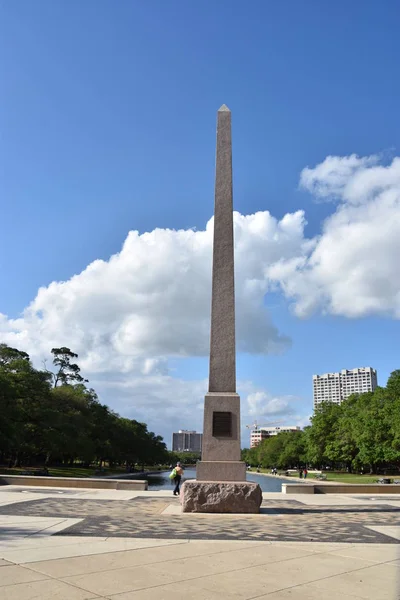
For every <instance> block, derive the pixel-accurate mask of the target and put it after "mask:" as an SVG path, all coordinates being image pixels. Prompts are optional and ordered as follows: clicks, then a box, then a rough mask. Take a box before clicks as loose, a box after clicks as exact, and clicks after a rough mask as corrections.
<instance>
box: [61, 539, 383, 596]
mask: <svg viewBox="0 0 400 600" xmlns="http://www.w3.org/2000/svg"><path fill="white" fill-rule="evenodd" d="M247 549H248V548H243V550H247ZM227 552H234V551H233V550H227ZM235 552H236V550H235ZM215 554H220V552H216V553H215ZM320 554H328V555H329V554H330V552H311V551H310V552H309V554H308V556H307V554H305V555H304V556H300V557H298V556H297V557H296V558H283V559H281V560H272V561H271V560H269V561H268V562H262V563H259V564H254V565H251V566H247V567H242V568H236V569H230V570H229V571H219V572H218V573H212V574H210V575H204V574H203V575H199V576H194V577H188V578H186V579H181V580H180V581H182V582H183V581H195V580H197V579H203V578H204V577H212V576H218V575H227V574H229V573H237V572H238V571H246V570H247V569H253V568H256V567H262V566H268V565H269V564H275V563H286V562H290V561H292V560H298V558H309V557H310V556H311V555H312V556H318V555H320ZM198 556H199V555H197V556H194V557H192V556H187V557H186V558H187V559H189V558H198ZM200 556H207V554H206V555H200ZM61 560H62V559H61ZM176 560H181V561H182V560H185V558H178V559H176V558H171V559H169V560H163V561H159V562H158V563H145V564H142V565H133V566H132V567H118V568H116V569H107V571H125V570H126V569H130V568H132V569H135V568H141V567H147V566H151V565H160V564H164V563H168V562H174V561H176ZM387 562H389V561H387ZM377 564H383V563H375V564H371V565H366V566H365V567H360V569H350V570H349V571H345V573H351V572H353V571H357V570H362V569H369V568H371V567H372V566H376V565H377ZM97 572H98V571H92V572H91V573H97ZM100 572H101V573H103V572H104V570H103V571H100ZM91 573H84V574H83V575H82V576H85V575H90V574H91ZM341 574H343V573H336V574H335V575H329V576H328V577H336V575H341ZM70 577H81V575H68V576H67V577H60V578H59V581H63V582H64V583H69V581H68V579H69V578H70ZM328 577H326V578H328ZM52 579H53V577H52ZM319 579H325V577H321V578H317V579H313V580H311V581H307V582H306V583H305V584H298V585H306V584H308V583H312V582H314V581H319ZM170 583H171V582H170ZM170 583H165V582H163V583H160V584H157V585H151V586H147V587H145V588H137V589H135V590H128V591H132V592H140V591H142V590H146V589H153V588H158V587H162V586H164V585H169V584H170ZM291 587H297V586H291ZM83 589H85V591H89V592H90V590H88V589H86V588H83ZM282 589H286V588H281V589H279V590H275V592H279V591H281V590H282ZM91 593H92V592H91ZM120 593H121V594H125V593H127V592H120ZM271 593H272V592H271ZM117 595H118V594H115V596H117ZM255 597H256V598H257V597H259V596H255ZM246 600H251V599H246Z"/></svg>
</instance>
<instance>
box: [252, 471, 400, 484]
mask: <svg viewBox="0 0 400 600" xmlns="http://www.w3.org/2000/svg"><path fill="white" fill-rule="evenodd" d="M251 472H252V473H255V472H256V469H255V468H253V469H252V470H251ZM260 472H261V473H267V474H271V469H260ZM323 473H324V475H326V481H337V482H338V483H377V481H378V479H381V478H382V477H388V478H390V479H400V474H397V475H358V474H357V473H341V472H336V471H323ZM278 474H279V475H281V476H284V477H288V478H290V479H297V480H298V481H303V479H300V477H299V475H298V473H297V474H293V473H291V474H289V475H286V473H285V472H284V471H279V473H278ZM310 479H312V480H315V479H316V477H315V475H314V474H313V473H310V472H309V473H308V475H307V479H306V481H309V480H310ZM317 481H318V480H317Z"/></svg>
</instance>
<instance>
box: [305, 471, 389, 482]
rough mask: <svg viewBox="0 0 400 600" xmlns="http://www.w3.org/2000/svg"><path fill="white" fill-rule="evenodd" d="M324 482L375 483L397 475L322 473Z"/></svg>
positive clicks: (310, 476)
mask: <svg viewBox="0 0 400 600" xmlns="http://www.w3.org/2000/svg"><path fill="white" fill-rule="evenodd" d="M324 474H325V475H326V481H337V482H338V483H377V481H378V479H381V478H382V477H389V478H393V477H396V478H398V477H399V476H398V475H397V476H396V475H357V474H356V473H338V472H330V471H324ZM309 478H310V479H311V478H312V475H308V476H307V479H309Z"/></svg>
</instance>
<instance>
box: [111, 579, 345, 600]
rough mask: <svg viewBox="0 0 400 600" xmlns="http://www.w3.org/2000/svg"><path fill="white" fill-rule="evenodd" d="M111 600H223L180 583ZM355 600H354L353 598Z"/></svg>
mask: <svg viewBox="0 0 400 600" xmlns="http://www.w3.org/2000/svg"><path fill="white" fill-rule="evenodd" d="M109 598H110V600H188V599H189V598H190V600H221V593H220V592H212V591H210V590H207V591H205V590H203V589H199V588H198V587H197V586H196V584H195V583H191V582H186V581H184V582H179V583H172V584H169V585H162V586H159V587H154V588H149V589H147V590H138V591H134V592H126V593H124V594H117V595H115V596H109ZM223 598H224V600H234V599H238V598H240V596H238V595H237V594H235V595H234V596H232V595H231V594H224V595H223ZM353 600H354V598H353Z"/></svg>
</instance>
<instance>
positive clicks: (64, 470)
mask: <svg viewBox="0 0 400 600" xmlns="http://www.w3.org/2000/svg"><path fill="white" fill-rule="evenodd" d="M138 468H139V467H136V469H138ZM168 469H169V467H168V466H163V467H161V470H162V471H165V470H168ZM38 470H41V467H21V468H13V469H9V468H7V467H1V466H0V475H20V474H21V473H23V472H26V471H38ZM144 470H145V471H159V470H160V468H159V467H154V466H151V467H149V466H146V465H145V467H144ZM118 474H121V475H122V474H126V469H125V468H124V467H114V468H112V469H110V468H108V467H103V469H102V471H101V475H118ZM49 475H50V477H96V476H98V475H100V473H99V469H98V467H88V468H85V467H78V466H76V467H49Z"/></svg>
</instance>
